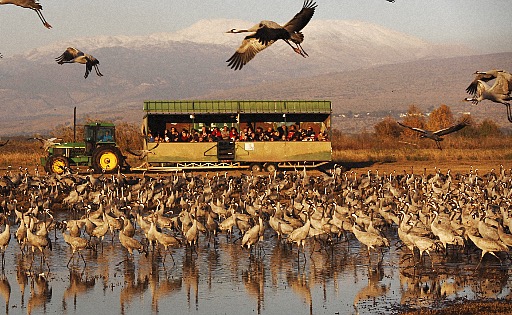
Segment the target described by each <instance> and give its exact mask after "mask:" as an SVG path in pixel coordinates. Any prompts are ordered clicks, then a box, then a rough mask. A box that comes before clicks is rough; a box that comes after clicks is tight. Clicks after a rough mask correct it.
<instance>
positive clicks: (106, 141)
mask: <svg viewBox="0 0 512 315" xmlns="http://www.w3.org/2000/svg"><path fill="white" fill-rule="evenodd" d="M84 136H85V139H84V140H85V152H86V154H88V155H91V154H92V152H93V151H94V150H95V149H96V148H97V147H99V146H103V145H109V146H112V145H114V146H115V144H116V127H115V126H114V124H109V123H89V124H87V125H85V130H84Z"/></svg>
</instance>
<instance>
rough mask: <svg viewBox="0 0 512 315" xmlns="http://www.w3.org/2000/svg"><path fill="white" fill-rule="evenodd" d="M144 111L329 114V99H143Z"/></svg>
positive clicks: (173, 112) (165, 112)
mask: <svg viewBox="0 0 512 315" xmlns="http://www.w3.org/2000/svg"><path fill="white" fill-rule="evenodd" d="M144 111H145V112H147V113H155V114H157V113H160V114H280V113H281V114H291V113H304V114H306V113H308V114H313V113H317V114H330V113H331V102H330V101H300V100H293V101H208V100H202V101H192V100H190V101H145V102H144Z"/></svg>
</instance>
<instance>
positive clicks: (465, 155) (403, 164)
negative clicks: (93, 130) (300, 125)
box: [0, 123, 512, 171]
mask: <svg viewBox="0 0 512 315" xmlns="http://www.w3.org/2000/svg"><path fill="white" fill-rule="evenodd" d="M82 133H83V132H82V131H81V130H79V132H78V138H81V137H82ZM52 136H55V137H60V138H63V139H64V140H65V141H71V139H72V130H71V129H69V128H68V127H62V126H58V127H56V129H55V130H54V132H52ZM511 141H512V137H510V136H501V137H487V138H478V139H476V138H463V137H446V139H445V140H444V141H443V142H442V145H443V150H438V149H436V147H435V143H434V142H433V141H431V140H429V139H408V140H397V139H378V138H376V137H375V135H374V134H371V133H362V134H358V135H350V136H347V135H341V134H337V135H336V136H335V137H334V138H333V154H332V158H333V161H334V162H335V163H338V164H342V165H345V166H346V165H350V167H356V168H361V169H370V168H372V169H376V168H379V169H383V170H385V171H389V170H391V171H392V170H396V171H402V170H404V169H407V170H410V169H411V168H414V169H415V170H423V169H424V168H429V169H433V168H434V166H437V167H440V168H442V169H448V168H450V169H452V170H453V171H467V170H468V169H469V168H470V167H471V166H474V167H476V168H479V169H481V170H486V169H489V170H490V169H491V168H497V167H499V165H500V164H503V165H505V166H506V167H507V168H509V167H510V164H511V163H512V149H509V145H510V143H511ZM117 142H118V144H119V146H120V148H121V151H122V152H126V148H127V147H130V148H132V149H139V148H141V146H142V138H141V137H140V131H139V126H137V125H134V124H133V125H130V124H127V123H122V124H120V125H118V126H117ZM44 155H45V152H43V150H42V149H41V148H40V143H39V142H38V141H35V140H30V141H29V140H27V139H26V138H14V139H11V140H10V142H9V143H8V144H7V145H6V146H4V147H0V167H2V168H5V167H7V166H12V167H13V168H17V167H28V168H32V167H35V166H37V165H38V164H39V163H40V162H39V161H40V158H41V157H42V156H44ZM127 156H128V158H129V160H128V163H130V165H134V166H137V165H138V164H140V161H138V160H136V159H135V158H134V157H133V156H131V155H129V154H127Z"/></svg>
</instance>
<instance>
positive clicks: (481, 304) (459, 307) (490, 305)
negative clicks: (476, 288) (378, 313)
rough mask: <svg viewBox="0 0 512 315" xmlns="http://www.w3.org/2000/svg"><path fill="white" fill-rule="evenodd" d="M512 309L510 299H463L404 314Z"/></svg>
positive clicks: (497, 313)
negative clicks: (442, 305)
mask: <svg viewBox="0 0 512 315" xmlns="http://www.w3.org/2000/svg"><path fill="white" fill-rule="evenodd" d="M511 310H512V302H511V301H509V300H500V301H463V302H458V303H456V304H454V305H450V306H446V307H443V308H440V309H420V310H413V311H403V312H400V313H399V314H403V315H441V314H443V315H466V314H489V315H508V314H510V313H511Z"/></svg>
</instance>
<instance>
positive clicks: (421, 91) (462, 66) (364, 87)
mask: <svg viewBox="0 0 512 315" xmlns="http://www.w3.org/2000/svg"><path fill="white" fill-rule="evenodd" d="M495 68H497V69H506V70H510V69H512V52H510V53H500V54H490V55H478V56H464V57H455V58H445V59H435V60H421V61H412V62H407V63H401V64H393V65H384V66H379V67H372V68H368V69H359V70H353V71H344V72H337V73H330V74H325V75H318V76H312V77H307V78H301V79H295V80H287V81H281V82H278V83H276V82H273V83H265V84H260V85H256V86H254V85H253V86H246V87H240V88H235V89H230V90H224V91H217V92H215V93H211V94H208V95H204V96H203V97H204V98H205V99H208V98H210V99H238V98H246V99H253V98H262V99H266V98H273V96H274V95H279V96H280V97H281V98H283V99H328V100H331V101H332V102H333V112H334V113H335V114H337V116H339V117H337V119H335V123H336V127H337V128H338V129H342V130H343V129H345V130H350V131H353V132H355V131H361V130H363V129H364V128H368V126H370V127H369V128H370V129H371V127H372V126H373V124H374V123H376V122H377V121H379V120H380V119H381V118H382V117H384V116H385V115H388V114H391V115H392V116H395V117H398V114H399V113H404V112H406V111H407V109H408V108H409V107H410V105H416V106H418V107H419V108H421V109H423V110H424V111H425V112H428V111H429V110H431V109H433V108H436V107H439V106H440V105H441V104H446V105H448V106H450V107H451V109H452V112H453V113H454V115H455V116H458V115H461V114H462V113H464V112H470V113H471V114H472V115H473V116H474V117H475V118H476V119H484V118H491V119H493V120H495V121H496V122H497V123H498V124H500V125H502V126H506V127H510V123H509V122H508V120H507V119H506V110H505V107H504V106H503V105H500V104H495V103H492V102H490V101H484V102H481V103H480V104H479V105H477V106H475V105H472V104H471V103H468V102H465V101H463V99H464V98H465V97H468V95H467V94H466V92H465V89H466V87H467V86H468V85H469V83H470V82H471V81H472V80H473V73H474V72H475V71H477V70H480V71H485V70H490V69H495ZM491 84H492V82H491ZM342 115H343V116H345V118H344V117H342ZM354 116H355V117H354ZM363 117H364V118H365V119H363ZM349 118H356V119H349ZM347 124H350V125H349V126H347ZM354 124H355V125H354Z"/></svg>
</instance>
